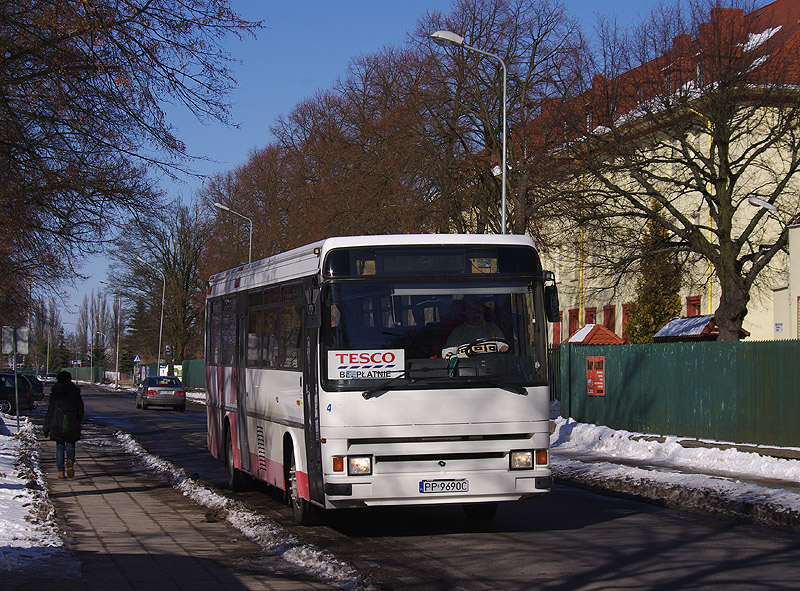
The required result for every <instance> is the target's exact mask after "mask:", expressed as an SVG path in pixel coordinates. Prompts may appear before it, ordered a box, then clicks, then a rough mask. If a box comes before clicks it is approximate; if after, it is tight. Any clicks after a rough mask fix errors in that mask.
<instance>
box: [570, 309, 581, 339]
mask: <svg viewBox="0 0 800 591" xmlns="http://www.w3.org/2000/svg"><path fill="white" fill-rule="evenodd" d="M567 328H568V329H569V336H572V335H574V334H575V333H576V332H578V309H577V308H573V309H572V310H570V311H569V326H568V327H567Z"/></svg>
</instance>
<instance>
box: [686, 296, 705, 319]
mask: <svg viewBox="0 0 800 591" xmlns="http://www.w3.org/2000/svg"><path fill="white" fill-rule="evenodd" d="M700 302H701V296H688V297H687V298H686V317H687V318H689V317H691V316H700V315H701V314H702V311H701V307H700Z"/></svg>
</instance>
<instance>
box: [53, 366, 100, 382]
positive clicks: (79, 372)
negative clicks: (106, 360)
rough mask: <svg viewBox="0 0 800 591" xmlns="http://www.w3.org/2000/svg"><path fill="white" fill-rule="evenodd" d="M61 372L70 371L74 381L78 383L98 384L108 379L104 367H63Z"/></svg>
mask: <svg viewBox="0 0 800 591" xmlns="http://www.w3.org/2000/svg"><path fill="white" fill-rule="evenodd" d="M59 371H68V372H69V373H70V374H71V375H72V379H73V380H74V381H76V382H89V381H91V382H92V383H97V382H102V381H103V380H104V379H105V377H106V368H105V367H103V366H102V365H95V366H94V367H62V368H61V370H59Z"/></svg>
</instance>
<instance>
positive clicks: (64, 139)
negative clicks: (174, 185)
mask: <svg viewBox="0 0 800 591" xmlns="http://www.w3.org/2000/svg"><path fill="white" fill-rule="evenodd" d="M258 26H259V25H258V24H257V23H250V22H247V21H245V20H242V19H241V18H239V17H238V16H237V15H236V13H234V12H233V11H232V10H231V9H230V7H229V2H228V0H184V1H181V2H173V1H171V0H121V1H111V0H94V1H92V2H66V1H64V0H4V1H3V2H2V3H0V177H2V178H3V183H2V186H0V204H2V205H0V235H1V236H3V243H2V244H1V245H0V264H2V266H3V268H4V269H5V270H6V271H7V272H8V273H9V274H10V275H11V276H12V277H13V278H14V279H13V280H12V281H9V282H4V283H3V284H2V285H0V302H4V301H9V302H10V305H11V306H14V305H16V306H19V305H20V301H21V298H20V297H18V296H19V294H20V293H24V290H20V288H19V285H18V284H19V283H20V282H21V283H22V284H26V283H27V282H28V280H29V279H30V278H31V277H32V276H34V275H36V276H38V279H39V282H40V283H43V282H47V283H49V284H50V286H51V287H53V286H55V285H58V283H59V282H60V281H63V280H64V279H65V276H66V274H70V275H71V274H72V272H73V271H74V266H75V265H74V263H73V261H80V260H81V256H80V255H81V254H84V253H86V252H90V251H93V250H96V249H97V248H98V244H100V246H102V241H103V240H106V239H108V238H109V237H110V236H111V235H113V231H114V230H115V229H116V228H117V226H118V223H119V222H118V220H122V219H125V218H126V217H127V215H126V214H127V213H130V212H138V213H143V212H145V211H147V210H149V209H150V208H152V206H153V204H154V203H155V199H154V195H157V192H156V191H155V190H154V189H153V187H152V185H151V182H150V181H149V180H148V177H147V174H148V171H149V170H151V169H153V168H156V169H159V170H160V171H162V172H166V173H168V174H169V173H170V172H173V171H175V170H177V169H178V168H180V167H182V166H183V165H184V163H185V162H186V160H185V158H186V157H187V156H188V154H187V153H186V149H185V146H184V145H183V143H182V142H181V141H180V140H179V139H178V137H177V136H176V135H175V130H174V129H173V128H172V126H171V125H170V124H169V122H168V120H167V118H166V116H165V112H164V106H163V105H164V104H165V103H166V102H170V103H173V104H179V105H183V106H186V107H188V108H190V109H191V110H192V111H193V112H194V113H195V114H197V116H198V117H201V118H213V119H217V120H221V121H225V122H227V119H228V105H227V102H226V96H227V92H228V91H229V90H230V88H231V86H232V84H233V82H234V80H233V78H232V76H231V73H230V71H229V70H228V64H229V63H230V58H229V56H228V54H227V53H226V52H225V51H224V50H223V49H222V45H221V41H222V39H223V38H225V37H226V36H228V35H231V34H232V35H236V36H242V35H248V34H252V33H253V31H255V30H256V29H257V28H258ZM20 212H25V215H24V216H21V215H19V213H20ZM23 303H24V302H23Z"/></svg>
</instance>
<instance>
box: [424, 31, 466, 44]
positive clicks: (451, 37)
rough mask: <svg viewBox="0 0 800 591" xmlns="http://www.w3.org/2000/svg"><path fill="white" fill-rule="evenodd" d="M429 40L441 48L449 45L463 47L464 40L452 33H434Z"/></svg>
mask: <svg viewBox="0 0 800 591" xmlns="http://www.w3.org/2000/svg"><path fill="white" fill-rule="evenodd" d="M431 39H433V41H434V43H436V44H437V45H441V46H442V47H447V46H450V45H454V46H456V47H461V46H462V45H464V38H463V37H462V36H461V35H458V34H456V33H453V32H452V31H436V32H435V33H433V34H432V35H431Z"/></svg>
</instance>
